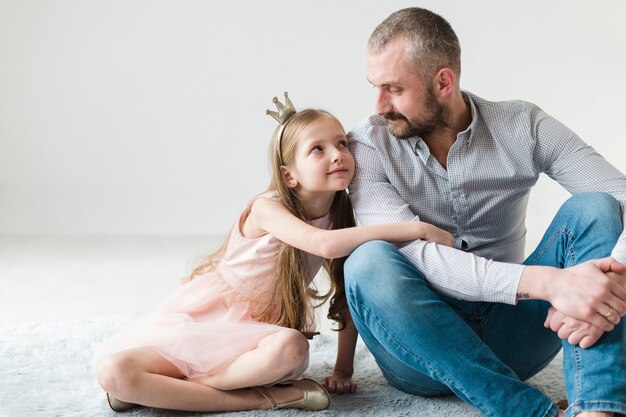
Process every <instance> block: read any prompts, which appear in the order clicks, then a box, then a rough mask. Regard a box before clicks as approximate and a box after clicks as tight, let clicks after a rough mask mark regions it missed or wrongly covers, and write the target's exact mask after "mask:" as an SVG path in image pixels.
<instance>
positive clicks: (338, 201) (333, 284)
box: [191, 109, 356, 336]
mask: <svg viewBox="0 0 626 417" xmlns="http://www.w3.org/2000/svg"><path fill="white" fill-rule="evenodd" d="M323 117H329V118H332V119H333V120H335V121H336V122H337V123H338V124H339V125H341V123H339V120H337V119H336V118H335V117H334V116H333V115H331V114H330V113H328V112H326V111H324V110H317V109H305V110H301V111H298V112H297V113H296V114H295V115H294V116H293V117H292V118H291V120H289V122H288V123H287V125H286V126H285V128H284V130H283V134H282V139H281V140H280V149H279V146H278V145H279V143H278V142H279V141H278V134H279V128H277V129H276V131H275V132H274V135H273V136H272V140H271V142H270V151H269V163H270V171H271V180H270V185H269V187H268V189H267V191H270V192H275V193H276V194H277V195H278V196H279V198H280V201H281V203H282V204H283V205H284V206H285V207H286V208H287V209H288V210H289V211H290V212H291V213H292V214H293V215H294V216H296V217H298V218H299V219H301V220H302V221H306V222H308V221H310V220H311V219H310V218H309V216H308V215H307V212H306V208H305V207H304V206H303V205H302V202H301V201H300V200H299V199H298V196H297V195H296V193H295V189H293V188H290V187H288V186H287V183H286V182H285V179H284V177H283V174H282V172H281V170H280V167H281V163H280V160H281V156H282V161H283V164H284V165H289V164H290V163H291V162H292V161H293V160H294V156H295V151H296V146H297V143H298V138H299V137H300V136H301V135H302V133H303V132H304V131H305V130H306V129H307V128H308V127H310V126H311V125H312V124H313V123H315V122H316V121H317V120H319V119H321V118H323ZM329 215H330V222H331V228H332V229H343V228H346V227H354V226H356V222H355V219H354V212H353V211H352V205H351V204H350V199H349V198H348V194H347V192H346V191H345V190H341V191H337V193H336V194H335V198H334V200H333V203H332V206H331V208H330V214H329ZM227 244H228V240H226V241H225V242H224V244H222V246H221V247H220V248H219V249H218V250H217V251H215V252H213V253H212V254H210V255H209V256H207V258H206V260H205V262H203V263H202V265H200V266H198V267H197V268H196V269H194V271H193V272H192V274H191V278H193V277H194V276H196V275H198V274H201V273H204V272H207V271H209V270H211V269H214V268H215V267H216V266H217V264H218V263H219V261H220V259H221V258H222V257H223V256H224V253H225V251H226V247H227ZM345 259H346V258H345V257H344V258H338V259H327V260H325V262H324V269H325V270H326V272H327V273H328V275H329V277H330V288H329V291H328V293H326V294H319V292H318V291H317V290H316V289H315V288H311V287H309V286H308V285H307V284H308V278H309V276H310V273H311V271H307V265H308V264H307V262H306V254H305V253H304V252H303V251H301V250H300V249H297V248H295V247H293V246H290V245H287V244H285V243H282V242H281V243H280V251H279V255H278V257H277V259H276V264H275V268H274V270H275V274H274V276H273V281H272V283H271V285H270V286H269V289H270V291H272V293H273V294H276V297H275V298H272V299H271V301H269V302H268V303H267V305H265V306H263V307H262V308H261V309H260V310H259V311H258V312H257V313H256V315H257V318H258V319H259V320H260V321H263V322H266V323H272V324H276V325H279V326H283V327H289V328H293V329H297V330H299V331H301V332H302V333H303V334H305V335H306V336H310V335H312V334H313V332H314V330H315V320H314V316H313V314H312V307H317V306H319V305H321V304H323V303H324V302H326V301H327V300H328V299H329V298H330V306H329V309H328V318H329V319H331V320H334V321H336V322H337V323H339V330H341V329H343V328H344V327H345V325H346V317H345V315H344V314H345V312H346V309H347V308H348V305H347V302H346V295H345V290H344V279H343V264H344V262H345Z"/></svg>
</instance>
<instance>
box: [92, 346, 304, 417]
mask: <svg viewBox="0 0 626 417" xmlns="http://www.w3.org/2000/svg"><path fill="white" fill-rule="evenodd" d="M183 377H184V375H182V374H181V372H180V371H179V370H178V368H176V367H175V366H174V365H172V363H170V362H169V361H168V360H166V359H165V358H164V357H163V356H161V355H160V354H159V353H157V352H155V351H154V350H152V349H150V348H139V349H132V350H128V351H124V352H120V353H117V354H114V355H112V356H111V358H110V360H109V361H108V362H107V363H104V364H103V365H102V366H101V368H100V369H99V371H98V379H99V381H100V385H101V386H102V388H103V389H104V390H105V391H106V392H108V393H110V394H111V395H113V396H114V397H116V398H117V399H119V400H121V401H125V402H130V403H135V404H141V405H145V406H148V407H156V408H166V409H172V410H185V411H237V410H252V409H267V408H269V403H268V402H267V400H266V399H265V398H264V397H262V396H261V395H260V394H259V393H257V392H255V391H254V390H251V389H238V390H233V391H221V390H218V389H215V388H211V387H208V386H206V385H202V384H198V383H196V382H191V381H187V380H185V379H183ZM269 391H270V394H271V395H272V396H273V397H274V398H275V400H276V401H277V402H279V403H282V402H286V401H292V400H297V399H299V398H301V397H302V392H301V391H300V390H298V389H296V388H293V387H286V388H274V387H272V388H270V389H269Z"/></svg>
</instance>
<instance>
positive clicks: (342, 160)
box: [283, 117, 354, 195]
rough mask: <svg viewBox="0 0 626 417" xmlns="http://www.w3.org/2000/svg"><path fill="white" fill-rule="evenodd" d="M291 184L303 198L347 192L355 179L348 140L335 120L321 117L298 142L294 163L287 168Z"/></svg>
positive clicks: (286, 176)
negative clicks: (310, 195) (305, 196)
mask: <svg viewBox="0 0 626 417" xmlns="http://www.w3.org/2000/svg"><path fill="white" fill-rule="evenodd" d="M283 168H284V170H283V174H284V175H285V178H286V180H287V184H288V185H289V186H290V187H292V188H296V191H297V192H298V193H299V194H301V195H302V194H303V193H305V194H317V193H329V195H333V194H334V193H335V192H337V191H340V190H345V189H346V188H347V187H348V185H349V184H350V181H352V177H353V176H354V158H353V157H352V154H351V153H350V150H349V149H348V138H346V134H345V132H344V131H343V128H342V127H341V125H340V124H339V123H338V122H337V121H336V120H335V119H333V118H332V117H321V118H320V119H318V120H316V121H315V122H314V123H313V124H311V126H309V127H308V128H307V129H306V130H304V132H302V134H301V135H300V138H299V139H298V143H297V145H296V150H295V155H294V158H293V161H292V162H291V163H290V164H289V166H287V167H283Z"/></svg>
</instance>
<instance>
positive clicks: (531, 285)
mask: <svg viewBox="0 0 626 417" xmlns="http://www.w3.org/2000/svg"><path fill="white" fill-rule="evenodd" d="M558 271H559V270H558V269H557V268H552V267H549V266H537V265H531V266H527V267H526V268H524V272H522V276H521V277H520V280H519V285H518V287H517V291H516V293H515V298H516V300H517V301H523V300H545V301H550V299H551V294H552V288H553V286H554V282H555V279H556V275H557V274H558Z"/></svg>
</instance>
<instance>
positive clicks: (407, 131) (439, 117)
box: [383, 89, 448, 139]
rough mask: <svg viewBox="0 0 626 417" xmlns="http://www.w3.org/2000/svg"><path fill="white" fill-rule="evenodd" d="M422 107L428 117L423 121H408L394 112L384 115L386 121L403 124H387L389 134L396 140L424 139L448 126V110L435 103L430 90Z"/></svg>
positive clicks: (433, 95) (435, 100)
mask: <svg viewBox="0 0 626 417" xmlns="http://www.w3.org/2000/svg"><path fill="white" fill-rule="evenodd" d="M423 107H424V108H425V109H426V110H427V112H428V114H429V115H428V116H427V117H426V118H425V119H421V120H420V119H412V120H409V119H407V117H406V116H404V115H403V114H401V113H396V112H390V113H385V114H384V115H383V116H384V117H385V119H387V120H403V121H404V123H402V124H400V125H394V124H392V123H389V124H388V129H389V133H391V134H392V135H394V136H395V137H396V138H398V139H408V138H411V137H413V136H419V137H420V138H424V137H426V136H428V135H430V134H431V133H433V132H434V131H435V130H437V129H440V128H443V127H447V126H448V122H447V118H448V109H446V108H445V107H443V106H442V105H441V104H439V103H438V102H437V99H436V98H435V94H434V93H433V91H432V89H429V90H427V93H426V99H425V100H424V106H423Z"/></svg>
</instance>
